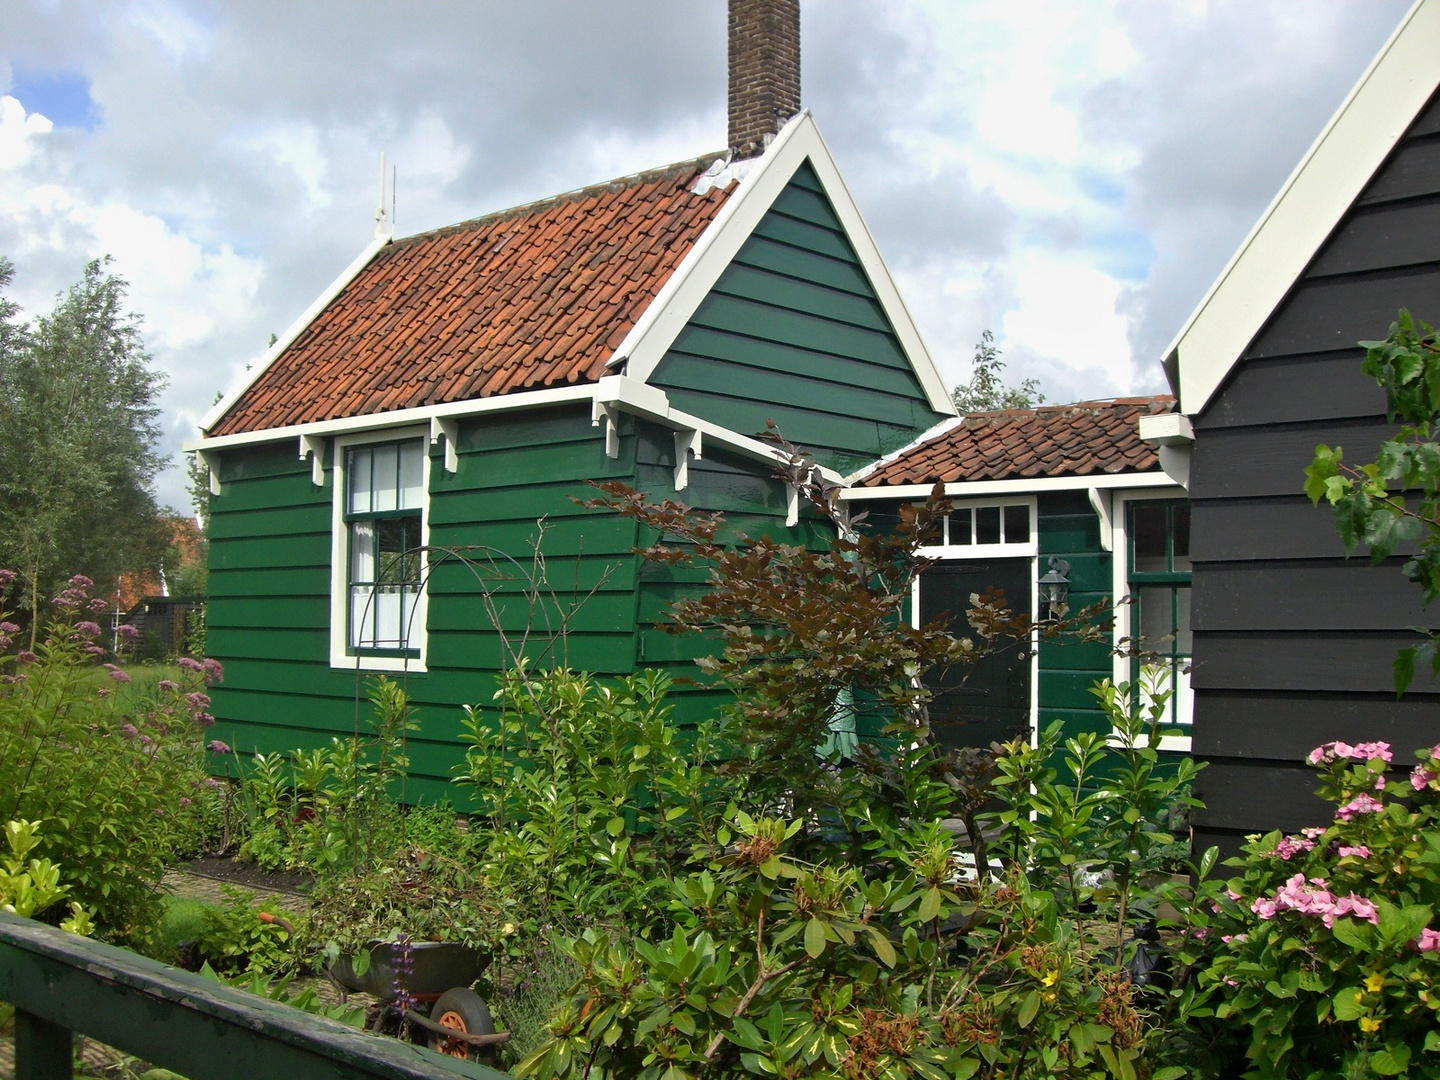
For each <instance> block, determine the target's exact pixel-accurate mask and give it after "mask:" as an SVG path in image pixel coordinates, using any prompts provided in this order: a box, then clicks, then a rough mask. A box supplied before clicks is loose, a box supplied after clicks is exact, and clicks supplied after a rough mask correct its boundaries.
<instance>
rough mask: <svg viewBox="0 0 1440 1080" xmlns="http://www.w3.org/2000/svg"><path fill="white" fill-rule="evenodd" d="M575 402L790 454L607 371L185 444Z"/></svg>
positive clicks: (755, 454) (834, 477)
mask: <svg viewBox="0 0 1440 1080" xmlns="http://www.w3.org/2000/svg"><path fill="white" fill-rule="evenodd" d="M574 402H593V403H595V404H596V405H599V406H603V407H606V408H608V409H616V410H619V411H622V412H628V413H630V414H631V415H633V416H640V417H644V418H646V419H649V420H654V421H656V422H658V423H661V424H665V425H666V426H668V427H672V428H674V429H676V430H679V431H698V432H700V434H701V436H702V438H703V439H704V442H705V444H706V445H710V444H712V443H713V444H714V445H716V446H722V447H725V448H726V449H729V450H733V451H735V452H736V453H739V454H743V455H745V456H746V457H750V458H754V459H756V460H760V461H766V462H772V463H778V462H780V461H782V460H783V459H784V455H783V454H782V453H780V451H779V450H777V449H776V448H775V447H774V446H772V445H770V444H769V443H767V442H764V441H763V440H761V439H754V438H751V437H750V436H748V435H741V434H740V433H738V432H736V431H732V430H731V429H730V428H727V427H721V426H720V425H719V424H715V423H711V422H710V421H709V420H705V419H702V418H701V417H698V416H692V415H691V414H689V413H687V412H682V411H680V410H678V409H672V408H671V407H670V399H669V397H668V396H667V395H666V394H665V392H664V391H663V390H660V389H658V388H657V387H654V386H646V385H645V384H644V383H642V382H640V381H639V380H637V379H633V378H631V377H630V376H628V375H606V376H605V377H603V378H602V379H600V381H599V382H595V383H587V384H586V385H584V386H559V387H553V388H551V389H549V390H532V391H528V392H526V393H521V394H505V395H502V396H500V397H490V398H475V399H473V400H469V401H450V402H446V403H444V404H441V405H424V406H420V407H418V408H414V409H397V410H396V411H394V412H386V413H375V414H372V415H369V416H345V417H339V418H337V419H334V420H315V421H311V422H310V423H306V424H292V425H290V426H288V427H279V428H270V429H268V430H264V431H243V432H238V433H236V434H234V435H219V436H216V437H215V438H201V439H193V440H191V441H189V442H187V443H185V444H184V449H185V450H186V451H187V452H188V451H199V452H201V453H204V454H207V455H211V460H212V461H214V462H215V464H214V465H213V466H212V470H217V469H218V464H219V462H218V460H217V459H216V458H215V457H214V456H213V455H216V454H218V453H219V452H220V451H223V450H234V449H238V448H240V447H245V446H258V445H260V444H262V443H276V442H285V441H286V440H289V439H297V440H304V442H303V443H301V445H302V446H308V447H309V448H310V449H312V450H313V447H314V445H315V443H314V440H315V439H319V438H326V437H335V436H346V435H351V434H355V433H360V432H384V431H390V430H392V429H395V428H404V427H410V426H413V425H416V424H421V423H429V422H430V421H431V420H452V419H457V418H460V417H470V416H480V415H483V414H485V413H498V412H514V411H519V410H521V409H535V408H543V407H545V406H551V405H564V404H567V403H574ZM820 472H821V475H822V476H824V477H825V479H826V480H828V481H830V482H831V483H834V484H839V483H841V482H842V481H843V479H844V478H843V477H842V476H841V475H840V473H838V472H836V471H835V470H834V469H828V468H824V467H821V469H820Z"/></svg>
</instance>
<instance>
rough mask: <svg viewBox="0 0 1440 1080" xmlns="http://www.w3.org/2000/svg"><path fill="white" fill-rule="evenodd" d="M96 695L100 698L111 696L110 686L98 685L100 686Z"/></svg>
mask: <svg viewBox="0 0 1440 1080" xmlns="http://www.w3.org/2000/svg"><path fill="white" fill-rule="evenodd" d="M95 696H96V697H98V698H107V697H109V696H110V687H108V686H101V687H98V688H97V689H96V691H95Z"/></svg>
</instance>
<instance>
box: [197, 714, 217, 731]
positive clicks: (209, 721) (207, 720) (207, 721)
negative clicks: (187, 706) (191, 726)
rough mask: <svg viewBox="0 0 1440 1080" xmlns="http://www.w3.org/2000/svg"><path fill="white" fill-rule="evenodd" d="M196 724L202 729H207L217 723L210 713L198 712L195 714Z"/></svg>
mask: <svg viewBox="0 0 1440 1080" xmlns="http://www.w3.org/2000/svg"><path fill="white" fill-rule="evenodd" d="M195 723H197V724H199V725H200V726H201V727H202V728H207V727H210V726H211V725H213V724H214V723H215V717H213V716H211V715H210V714H209V713H208V712H197V713H196V714H195Z"/></svg>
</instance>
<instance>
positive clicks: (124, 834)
mask: <svg viewBox="0 0 1440 1080" xmlns="http://www.w3.org/2000/svg"><path fill="white" fill-rule="evenodd" d="M11 581H13V575H10V574H9V572H8V571H0V588H4V587H8V586H9V585H10V583H11ZM91 586H92V583H91V582H90V581H89V579H87V578H84V577H79V576H77V577H74V578H72V579H71V580H70V583H69V585H68V587H67V588H66V589H65V590H64V591H63V592H62V593H61V594H60V595H59V596H57V597H56V598H55V600H54V607H55V610H56V615H55V616H54V618H53V619H51V620H50V622H49V623H48V624H47V626H46V627H45V632H44V635H43V637H42V638H41V639H40V640H39V641H38V643H37V644H36V646H35V648H34V650H33V651H32V650H30V649H19V650H17V651H15V652H10V649H11V647H12V645H13V644H14V641H13V638H14V636H15V634H16V633H17V628H16V627H15V625H14V624H13V623H9V622H5V621H4V620H3V618H0V671H3V672H4V674H3V675H0V820H8V819H12V818H23V819H26V820H31V821H41V822H43V823H44V833H43V835H42V837H41V844H40V847H39V849H38V850H39V852H40V853H41V855H42V856H43V857H45V858H49V859H51V860H52V861H54V862H57V863H60V864H62V865H64V866H65V868H66V873H67V875H68V877H69V880H70V889H71V894H72V896H73V897H74V899H75V900H76V901H78V902H79V903H80V904H82V905H84V906H85V907H87V908H90V909H92V910H93V911H94V913H95V922H96V926H97V931H98V933H100V934H101V935H102V936H104V937H107V938H111V939H119V940H135V941H139V940H142V939H144V938H145V937H146V936H148V935H149V934H150V933H151V932H153V930H154V929H155V927H156V926H157V925H158V923H159V919H160V914H161V908H160V904H159V900H158V898H157V895H156V891H155V890H156V885H157V884H158V882H159V880H160V877H161V875H162V874H163V873H164V870H165V866H166V864H167V862H168V860H169V859H170V858H171V857H172V855H173V854H174V852H175V850H176V846H177V845H176V837H177V836H185V835H189V834H190V833H192V832H193V830H194V828H195V825H194V819H195V817H196V815H197V814H198V813H199V812H200V809H201V807H203V806H204V804H205V803H206V802H207V801H212V800H213V799H214V798H215V794H214V791H213V789H212V788H211V787H209V786H207V783H206V777H205V751H206V748H205V746H204V738H205V734H204V732H205V728H206V727H208V726H209V725H210V724H212V723H213V722H214V720H213V718H212V717H211V716H210V714H209V713H208V711H207V709H208V707H209V704H210V699H209V697H208V696H207V695H206V694H205V693H204V690H205V687H206V685H207V684H208V683H210V682H212V681H214V680H216V679H218V678H219V677H220V674H221V670H220V665H219V664H218V663H216V662H215V661H213V660H210V661H206V662H205V664H203V665H202V664H200V663H199V662H197V661H194V660H186V661H184V664H183V665H182V670H181V676H180V678H179V679H175V680H170V679H167V680H162V681H160V682H159V683H157V688H156V694H157V696H156V699H155V700H154V701H153V702H151V703H149V704H146V705H144V706H141V707H137V708H133V709H127V708H122V707H121V706H120V705H119V704H118V703H117V695H116V693H115V691H116V690H117V689H118V688H121V687H123V686H124V685H125V684H126V683H128V682H129V680H130V676H129V674H128V673H127V672H126V671H124V670H123V669H122V668H120V667H117V666H115V665H113V664H107V665H104V670H105V671H106V672H107V673H108V677H107V678H106V679H105V683H106V685H103V686H100V687H99V688H96V687H95V686H94V685H93V682H92V680H93V676H94V673H95V672H96V670H97V666H96V665H97V663H98V661H99V660H101V659H102V658H103V657H104V656H105V655H106V651H105V649H104V648H103V647H102V646H101V645H100V644H99V643H98V642H99V639H100V636H101V632H100V627H99V626H98V625H97V624H96V623H95V622H93V621H91V618H90V614H91V613H92V612H98V611H100V610H102V609H103V608H104V607H105V606H106V605H105V602H104V601H103V600H102V599H95V598H92V597H91V596H90V594H89V590H90V588H91ZM211 746H212V747H218V746H220V744H219V743H212V744H211Z"/></svg>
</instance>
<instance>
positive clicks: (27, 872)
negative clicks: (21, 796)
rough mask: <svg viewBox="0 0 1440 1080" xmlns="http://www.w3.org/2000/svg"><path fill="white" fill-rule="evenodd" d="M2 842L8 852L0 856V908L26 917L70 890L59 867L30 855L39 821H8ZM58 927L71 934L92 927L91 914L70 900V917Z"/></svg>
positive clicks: (37, 840) (86, 931) (36, 842)
mask: <svg viewBox="0 0 1440 1080" xmlns="http://www.w3.org/2000/svg"><path fill="white" fill-rule="evenodd" d="M5 844H6V847H8V848H9V849H10V853H9V854H8V855H5V856H3V857H0V911H5V912H9V913H10V914H11V915H19V916H21V917H22V918H26V919H29V918H33V917H34V916H36V915H38V914H40V913H41V912H42V911H44V910H45V909H46V908H49V907H51V906H52V905H54V904H57V903H59V902H60V901H61V900H63V899H64V898H65V894H66V893H67V892H69V889H68V888H67V887H66V886H64V885H62V884H61V883H60V867H58V866H56V865H55V864H54V863H52V862H51V861H50V860H49V859H36V858H33V857H31V854H30V853H31V852H32V851H34V850H35V849H36V848H37V847H39V846H40V823H39V822H37V821H7V822H6V823H5ZM60 928H61V929H62V930H69V931H70V932H71V933H74V934H90V933H93V932H94V929H95V928H94V925H93V924H92V922H91V919H90V913H89V912H88V911H86V910H85V909H84V908H83V907H81V906H80V905H79V904H77V903H75V902H74V901H73V900H72V901H71V902H70V916H69V918H67V919H65V920H64V921H63V922H62V923H61V924H60Z"/></svg>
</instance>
